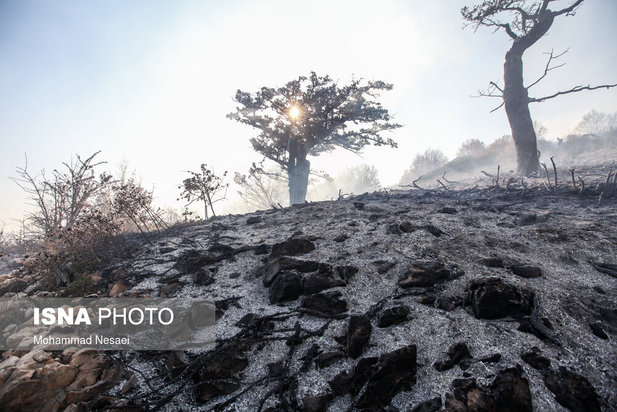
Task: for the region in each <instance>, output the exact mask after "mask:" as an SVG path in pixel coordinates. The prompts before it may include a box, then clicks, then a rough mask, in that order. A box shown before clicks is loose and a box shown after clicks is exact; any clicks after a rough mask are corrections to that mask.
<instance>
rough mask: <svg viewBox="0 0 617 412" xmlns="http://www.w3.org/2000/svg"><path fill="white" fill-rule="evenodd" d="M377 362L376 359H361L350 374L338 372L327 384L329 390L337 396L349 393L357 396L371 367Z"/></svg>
mask: <svg viewBox="0 0 617 412" xmlns="http://www.w3.org/2000/svg"><path fill="white" fill-rule="evenodd" d="M377 361H378V358H376V357H370V358H362V359H360V360H359V361H358V363H357V364H356V366H355V368H354V369H353V371H352V372H351V373H349V372H346V371H342V372H339V373H338V374H337V375H336V376H335V377H334V378H333V379H332V380H330V381H329V382H328V385H330V388H332V390H333V391H334V393H335V394H336V395H338V396H343V395H346V394H348V393H351V394H352V395H353V396H355V395H357V394H358V393H359V392H360V390H361V389H362V387H363V386H364V383H365V382H366V380H367V379H368V378H369V376H370V374H371V370H372V367H373V365H375V364H376V363H377Z"/></svg>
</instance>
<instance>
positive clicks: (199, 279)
mask: <svg viewBox="0 0 617 412" xmlns="http://www.w3.org/2000/svg"><path fill="white" fill-rule="evenodd" d="M193 280H194V281H195V284H196V285H199V286H208V285H211V284H213V283H214V275H213V274H212V272H211V271H210V270H208V269H206V268H201V269H199V270H198V271H197V272H195V274H194V275H193Z"/></svg>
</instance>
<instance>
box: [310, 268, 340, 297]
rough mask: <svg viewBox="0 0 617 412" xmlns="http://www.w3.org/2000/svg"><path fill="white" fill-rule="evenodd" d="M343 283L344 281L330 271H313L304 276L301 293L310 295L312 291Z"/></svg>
mask: <svg viewBox="0 0 617 412" xmlns="http://www.w3.org/2000/svg"><path fill="white" fill-rule="evenodd" d="M345 285H346V283H345V281H344V280H343V279H341V278H338V277H336V276H335V275H334V274H333V273H332V272H329V273H328V272H326V273H314V274H311V275H309V276H307V277H306V278H304V290H303V293H304V294H305V295H312V294H313V293H317V292H321V291H322V290H326V289H331V288H335V287H338V286H345Z"/></svg>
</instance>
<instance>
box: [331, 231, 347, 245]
mask: <svg viewBox="0 0 617 412" xmlns="http://www.w3.org/2000/svg"><path fill="white" fill-rule="evenodd" d="M347 239H349V236H348V235H346V234H345V233H341V234H340V235H338V236H337V237H335V238H334V241H335V242H337V243H341V242H344V241H346V240H347Z"/></svg>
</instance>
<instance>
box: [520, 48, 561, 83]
mask: <svg viewBox="0 0 617 412" xmlns="http://www.w3.org/2000/svg"><path fill="white" fill-rule="evenodd" d="M568 50H569V49H566V50H565V51H564V52H562V53H559V54H557V55H555V54H553V50H551V51H550V53H544V54H548V55H549V56H548V60H547V61H546V66H544V73H543V74H542V76H540V77H539V78H538V79H537V80H536V81H534V82H533V83H531V84H530V85H529V86H527V87H526V89H527V90H529V89H530V88H532V87H533V86H535V85H536V84H538V83H540V81H542V79H544V78H545V77H546V75H547V74H548V72H550V71H551V70H555V69H558V68H560V67H563V66H565V63H563V64H559V65H557V66H551V63H552V62H553V60H557V59H558V58H560V57H561V56H563V55H564V54H566V53H567V52H568Z"/></svg>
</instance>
